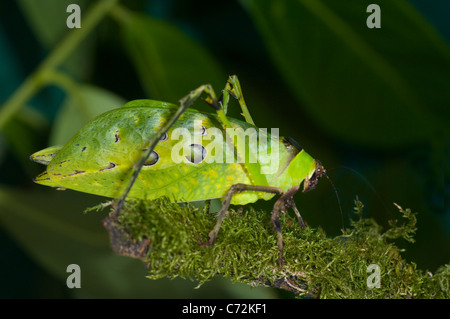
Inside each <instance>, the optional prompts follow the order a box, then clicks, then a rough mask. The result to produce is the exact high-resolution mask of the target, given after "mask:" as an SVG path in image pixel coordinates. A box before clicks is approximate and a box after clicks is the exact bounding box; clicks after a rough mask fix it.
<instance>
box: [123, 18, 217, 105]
mask: <svg viewBox="0 0 450 319" xmlns="http://www.w3.org/2000/svg"><path fill="white" fill-rule="evenodd" d="M122 21H125V23H124V25H123V28H124V32H123V38H124V43H125V47H126V50H127V51H128V53H129V55H130V58H131V59H132V61H133V63H134V65H135V67H136V70H137V72H138V74H139V76H140V79H141V83H142V86H143V88H144V89H145V91H146V92H147V94H148V95H149V96H151V97H152V98H154V99H160V100H163V101H169V102H177V101H178V100H179V99H180V98H182V97H184V96H185V95H186V94H188V93H189V92H190V91H191V90H193V89H195V88H197V87H198V86H200V85H202V84H206V83H210V84H212V85H213V87H217V88H222V87H224V83H225V81H226V75H225V74H224V72H223V71H222V68H221V67H220V65H219V64H218V62H217V61H216V60H215V59H214V58H213V56H212V55H211V54H210V53H209V52H208V51H207V50H206V49H205V48H204V47H203V46H202V45H201V44H200V43H198V42H196V41H194V40H193V39H191V38H189V37H188V36H187V35H185V34H184V33H183V32H181V31H180V30H178V29H177V28H176V27H174V26H173V25H171V24H169V23H167V22H165V21H160V20H156V19H152V18H150V17H148V16H144V15H140V14H135V13H130V14H129V15H128V18H127V19H124V20H122Z"/></svg>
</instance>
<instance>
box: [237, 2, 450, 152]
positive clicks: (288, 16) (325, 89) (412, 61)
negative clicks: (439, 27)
mask: <svg viewBox="0 0 450 319" xmlns="http://www.w3.org/2000/svg"><path fill="white" fill-rule="evenodd" d="M241 3H242V4H243V5H244V7H245V8H246V9H247V10H248V12H249V13H250V15H251V17H252V18H253V20H254V22H255V24H256V26H257V28H258V29H259V32H260V34H261V36H262V38H263V40H264V42H265V44H266V46H267V47H268V49H269V51H270V53H271V56H272V58H273V60H274V62H275V64H276V66H277V67H278V69H279V71H280V73H281V74H282V76H283V77H284V79H285V81H286V83H287V84H288V86H289V87H290V89H291V91H292V92H293V94H294V95H295V96H296V97H297V99H298V101H300V102H301V103H302V107H304V108H305V110H306V111H307V112H308V113H309V115H310V116H311V118H312V119H313V120H314V121H316V122H317V123H318V124H319V125H320V126H321V127H323V128H324V129H325V130H327V131H328V133H330V134H332V135H333V136H335V137H338V138H340V139H343V140H345V141H347V142H353V143H356V144H359V145H363V146H366V147H367V146H369V147H398V146H404V145H408V144H411V143H415V142H419V141H424V140H429V139H431V138H433V136H434V134H435V133H436V132H439V130H442V129H445V127H446V125H447V124H446V121H448V118H449V115H450V113H449V112H450V111H449V110H450V108H448V105H449V104H450V90H449V89H448V88H449V87H450V77H449V76H448V75H449V74H450V58H449V57H450V51H449V48H448V46H447V45H446V44H445V42H444V41H443V40H442V39H441V38H440V36H439V35H438V34H437V33H436V32H435V31H434V30H433V29H432V27H431V26H429V25H428V24H427V22H426V21H424V19H423V18H421V17H420V15H419V14H418V13H417V12H416V11H415V10H414V8H412V7H411V6H410V5H409V4H408V3H407V2H406V1H402V0H398V1H382V0H381V1H378V2H377V4H378V5H379V6H380V8H381V28H380V29H369V28H368V27H367V25H366V19H367V17H368V16H369V14H370V13H367V12H366V10H367V6H368V5H369V4H370V3H371V1H360V0H358V1H356V0H354V1H345V2H342V1H328V0H296V1H294V0H276V1H275V0H261V1H255V0H242V1H241Z"/></svg>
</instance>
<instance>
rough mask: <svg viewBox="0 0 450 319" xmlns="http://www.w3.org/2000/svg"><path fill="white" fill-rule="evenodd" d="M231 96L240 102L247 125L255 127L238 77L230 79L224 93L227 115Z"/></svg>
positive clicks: (224, 106) (224, 105)
mask: <svg viewBox="0 0 450 319" xmlns="http://www.w3.org/2000/svg"><path fill="white" fill-rule="evenodd" d="M229 95H231V96H233V97H234V98H235V99H236V100H238V102H239V105H240V106H241V110H242V114H243V115H244V118H245V121H246V122H247V123H250V124H252V125H255V122H253V119H252V117H251V115H250V112H249V111H248V108H247V104H246V103H245V100H244V96H243V94H242V89H241V84H240V83H239V79H238V77H237V76H236V75H231V76H230V77H229V78H228V81H227V85H226V86H225V89H224V91H223V108H224V112H225V114H226V112H227V108H228V100H229Z"/></svg>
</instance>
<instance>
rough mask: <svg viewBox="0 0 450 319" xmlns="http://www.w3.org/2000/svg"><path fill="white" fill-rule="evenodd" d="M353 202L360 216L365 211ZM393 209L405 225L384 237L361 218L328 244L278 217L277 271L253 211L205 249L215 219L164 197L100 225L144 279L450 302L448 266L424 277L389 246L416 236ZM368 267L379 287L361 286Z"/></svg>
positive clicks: (231, 221)
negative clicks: (142, 266) (144, 270)
mask: <svg viewBox="0 0 450 319" xmlns="http://www.w3.org/2000/svg"><path fill="white" fill-rule="evenodd" d="M355 204H356V207H355V211H356V213H357V214H358V215H360V216H361V215H362V209H363V205H362V204H361V203H360V202H359V201H355ZM398 208H399V210H400V212H401V213H402V214H403V217H404V218H406V219H407V221H406V223H404V224H402V225H400V226H396V224H395V225H394V224H393V225H394V227H398V229H399V230H398V231H396V230H394V231H393V230H392V229H393V228H391V229H390V230H388V231H387V232H388V233H389V236H384V234H385V233H382V232H381V227H380V226H379V225H378V224H377V223H376V222H375V221H374V220H372V219H359V220H358V221H355V222H353V223H352V228H351V229H348V230H347V231H346V232H344V234H343V235H342V236H338V237H336V238H329V237H327V236H326V235H325V233H324V232H323V231H322V230H321V229H320V228H319V229H313V228H310V227H307V228H306V229H304V230H301V229H300V228H299V226H298V223H297V221H296V220H295V217H291V216H289V215H288V214H283V215H282V216H281V217H280V220H281V223H282V225H283V226H282V232H283V240H284V244H285V247H284V255H283V257H284V260H285V264H284V265H283V267H282V268H281V269H280V268H279V267H278V265H277V260H278V247H277V245H276V234H275V232H274V231H273V230H272V224H271V223H270V214H265V213H263V212H257V211H255V210H253V209H252V208H250V209H248V210H247V211H244V212H242V213H236V212H231V213H230V214H229V216H227V218H225V220H224V222H223V224H222V228H221V230H220V232H219V236H218V238H217V241H216V243H215V244H214V245H212V246H210V247H203V246H202V245H200V244H199V242H205V241H206V239H207V238H208V233H209V231H210V230H211V229H212V227H213V226H214V224H215V216H214V215H213V214H206V213H204V212H203V211H202V210H200V209H197V208H194V207H192V206H190V205H183V206H180V205H178V204H174V203H169V202H168V201H167V200H165V199H159V200H156V201H128V202H127V204H126V205H125V209H124V211H122V212H121V214H120V216H119V217H118V219H115V218H113V217H111V216H110V217H107V218H106V219H105V220H104V226H105V228H106V229H107V230H108V232H109V234H110V239H111V246H112V248H113V249H114V251H115V252H116V253H118V254H121V255H126V256H131V257H134V258H139V259H141V260H142V261H144V262H145V263H146V264H147V267H148V270H149V276H148V278H150V279H157V278H162V277H169V278H175V277H182V278H187V279H191V280H196V281H198V282H199V284H200V285H201V284H203V283H204V282H206V281H209V280H211V279H212V278H213V277H215V276H218V275H220V276H224V277H227V278H229V279H231V280H232V281H234V282H241V283H247V284H249V285H252V286H269V287H275V288H279V289H283V290H286V291H290V292H292V293H294V294H295V295H296V296H303V297H309V298H449V297H450V289H449V286H450V285H449V278H450V276H449V275H450V265H446V266H443V267H442V268H441V269H440V270H438V271H437V272H436V274H434V275H430V274H431V273H430V272H426V271H422V270H419V269H416V265H415V264H414V263H407V262H406V261H404V260H403V259H402V257H401V254H400V253H401V251H402V250H401V249H400V248H398V247H397V246H395V245H394V244H393V243H390V242H389V241H388V240H389V239H393V238H394V237H395V236H397V235H396V234H398V236H397V237H395V238H400V237H405V238H407V239H409V237H410V236H411V234H413V233H414V232H415V214H412V213H411V212H410V210H403V209H402V208H401V207H400V206H398ZM405 234H407V236H405ZM387 237H389V238H387ZM371 264H376V265H378V266H379V268H380V269H381V272H380V274H381V278H380V281H381V285H380V288H369V287H368V285H367V279H368V276H369V275H370V273H368V266H369V265H371Z"/></svg>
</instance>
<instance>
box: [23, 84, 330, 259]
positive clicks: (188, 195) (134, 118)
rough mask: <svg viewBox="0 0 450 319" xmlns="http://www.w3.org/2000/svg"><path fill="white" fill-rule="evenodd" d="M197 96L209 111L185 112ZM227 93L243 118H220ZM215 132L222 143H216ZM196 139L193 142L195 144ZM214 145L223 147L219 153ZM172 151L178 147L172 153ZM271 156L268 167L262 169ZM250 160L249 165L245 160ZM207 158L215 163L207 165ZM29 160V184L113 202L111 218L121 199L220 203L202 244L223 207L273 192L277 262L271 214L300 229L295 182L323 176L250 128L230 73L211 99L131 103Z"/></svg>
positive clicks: (281, 142)
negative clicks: (36, 170)
mask: <svg viewBox="0 0 450 319" xmlns="http://www.w3.org/2000/svg"><path fill="white" fill-rule="evenodd" d="M202 95H206V98H205V101H206V102H207V103H208V104H209V105H211V106H212V107H213V108H214V109H215V111H216V113H211V114H210V113H203V112H199V111H196V110H193V109H191V108H189V107H190V106H191V105H192V104H193V103H194V102H195V101H196V100H197V99H198V98H200V97H201V96H202ZM230 96H231V97H233V98H235V99H237V100H238V102H239V104H240V107H241V109H242V113H243V115H244V118H245V121H240V120H236V119H232V118H228V117H227V116H226V113H227V108H228V102H229V99H230ZM198 123H200V124H198ZM180 129H185V130H187V131H188V132H189V133H191V134H194V143H192V141H186V142H183V140H182V141H181V142H180V140H179V137H180V135H179V134H176V133H179V130H180ZM238 129H241V130H240V131H239V132H241V133H242V131H244V130H245V132H248V131H251V130H253V131H251V132H256V137H257V138H259V139H260V140H266V139H267V140H268V142H267V143H266V144H264V143H263V144H257V145H254V144H255V143H251V142H247V143H244V142H243V139H242V134H241V135H239V134H237V135H235V136H230V135H231V134H230V132H234V131H233V130H238ZM214 132H215V133H214ZM195 134H197V135H195ZM220 134H222V137H224V136H225V140H226V141H225V142H223V141H221V140H220V139H219V138H218V136H219V135H220ZM175 135H178V136H177V137H175ZM199 136H200V137H201V140H200V141H199V140H198V139H197V140H195V138H198V137H199ZM213 137H214V139H213ZM247 137H248V136H247ZM240 138H241V139H240ZM244 139H245V136H244ZM222 143H223V144H225V146H224V147H222V148H221V147H219V146H220V144H222ZM211 145H212V146H211ZM230 145H231V146H230ZM176 146H178V147H179V150H178V151H176V152H174V148H175V147H176ZM180 146H181V147H180ZM230 150H231V152H232V153H233V155H232V156H230V157H227V159H232V162H230V161H218V160H217V159H218V158H219V159H220V158H221V157H222V155H223V156H225V155H227V154H228V153H227V154H226V152H229V151H230ZM181 151H183V153H182V156H180V158H181V159H182V160H181V162H178V163H177V162H175V161H174V160H173V157H174V154H175V155H179V154H180V153H181ZM275 153H276V154H277V158H275V159H274V160H275V161H276V164H277V165H276V169H275V170H273V169H272V170H267V167H268V166H269V165H271V164H273V163H272V162H273V161H271V156H272V155H273V154H275ZM251 155H253V156H254V158H256V160H249V157H250V156H251ZM213 156H215V159H216V160H214V161H212V160H208V159H210V158H211V157H213ZM31 159H32V160H34V161H36V162H39V163H41V164H45V165H47V169H46V171H44V172H43V173H42V174H40V175H39V176H37V177H36V178H35V182H36V183H38V184H43V185H47V186H53V187H62V188H68V189H72V190H77V191H81V192H86V193H91V194H97V195H101V196H106V197H111V198H116V199H117V202H116V206H115V207H116V208H115V212H114V214H113V215H115V216H117V215H118V214H119V212H120V210H121V207H122V205H123V203H124V201H125V199H126V198H128V197H130V198H139V199H147V200H151V199H156V198H159V197H162V196H167V197H168V198H170V199H171V200H172V201H174V202H190V201H199V200H209V199H213V198H221V199H222V200H223V201H222V207H221V209H220V211H219V212H218V217H217V222H216V225H215V226H214V228H213V230H212V231H211V232H210V233H209V241H208V242H207V243H205V245H212V244H213V243H214V241H215V240H216V237H217V234H218V232H219V228H220V225H221V223H222V220H223V218H224V217H225V214H226V212H227V210H228V208H229V206H230V204H234V205H245V204H248V203H252V202H255V201H257V200H258V199H265V200H269V199H271V198H273V197H274V196H275V195H281V196H280V198H279V199H278V200H277V201H276V202H275V204H274V207H273V210H272V213H271V214H272V217H271V220H272V223H273V225H274V229H275V230H276V232H277V236H278V239H277V245H278V248H279V263H280V264H281V263H282V255H283V240H282V235H281V225H280V222H279V214H280V213H281V212H284V211H285V210H286V207H290V208H292V209H293V211H294V212H295V214H296V216H297V219H298V222H299V224H300V227H301V228H304V227H305V225H304V223H303V220H302V217H301V215H300V213H299V211H298V209H297V207H296V206H295V203H294V200H293V195H294V194H295V193H296V192H297V191H298V190H299V189H300V185H301V183H302V182H303V192H305V191H308V190H311V189H314V187H315V186H316V184H317V182H318V180H319V178H320V177H321V176H322V175H325V176H326V174H325V169H324V167H323V166H322V164H321V163H320V162H319V161H317V160H315V159H314V158H312V157H311V156H310V155H309V154H308V153H306V152H305V151H304V150H303V149H302V148H301V147H300V146H299V145H298V144H297V143H296V142H295V141H293V140H292V139H290V138H284V137H278V136H277V135H274V136H272V135H271V134H269V133H267V132H266V131H262V130H260V129H257V127H256V126H255V125H254V123H253V120H252V118H251V116H250V113H249V111H248V109H247V106H246V103H245V101H244V98H243V95H242V91H241V87H240V83H239V80H238V78H237V77H236V76H230V77H229V79H228V81H227V84H226V86H225V89H224V90H223V93H222V95H221V97H220V98H219V99H218V98H217V97H216V94H215V92H214V90H213V89H212V87H211V86H210V85H202V86H200V87H199V88H197V89H196V90H193V91H191V92H190V94H188V95H187V96H185V97H184V98H182V99H181V100H180V106H179V107H178V106H176V105H174V104H170V103H166V102H160V101H153V100H136V101H131V102H129V103H127V104H125V105H124V106H123V107H121V108H119V109H115V110H112V111H109V112H106V113H103V114H101V115H100V116H98V117H97V118H95V119H94V120H92V121H91V122H89V123H88V124H86V125H85V126H84V127H83V128H82V129H81V130H80V131H79V132H78V133H77V134H76V135H75V136H74V137H73V138H72V139H71V140H70V141H69V142H68V143H67V144H65V145H64V146H52V147H49V148H46V149H44V150H41V151H39V152H37V153H34V154H33V155H31ZM264 168H266V170H265V171H264Z"/></svg>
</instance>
